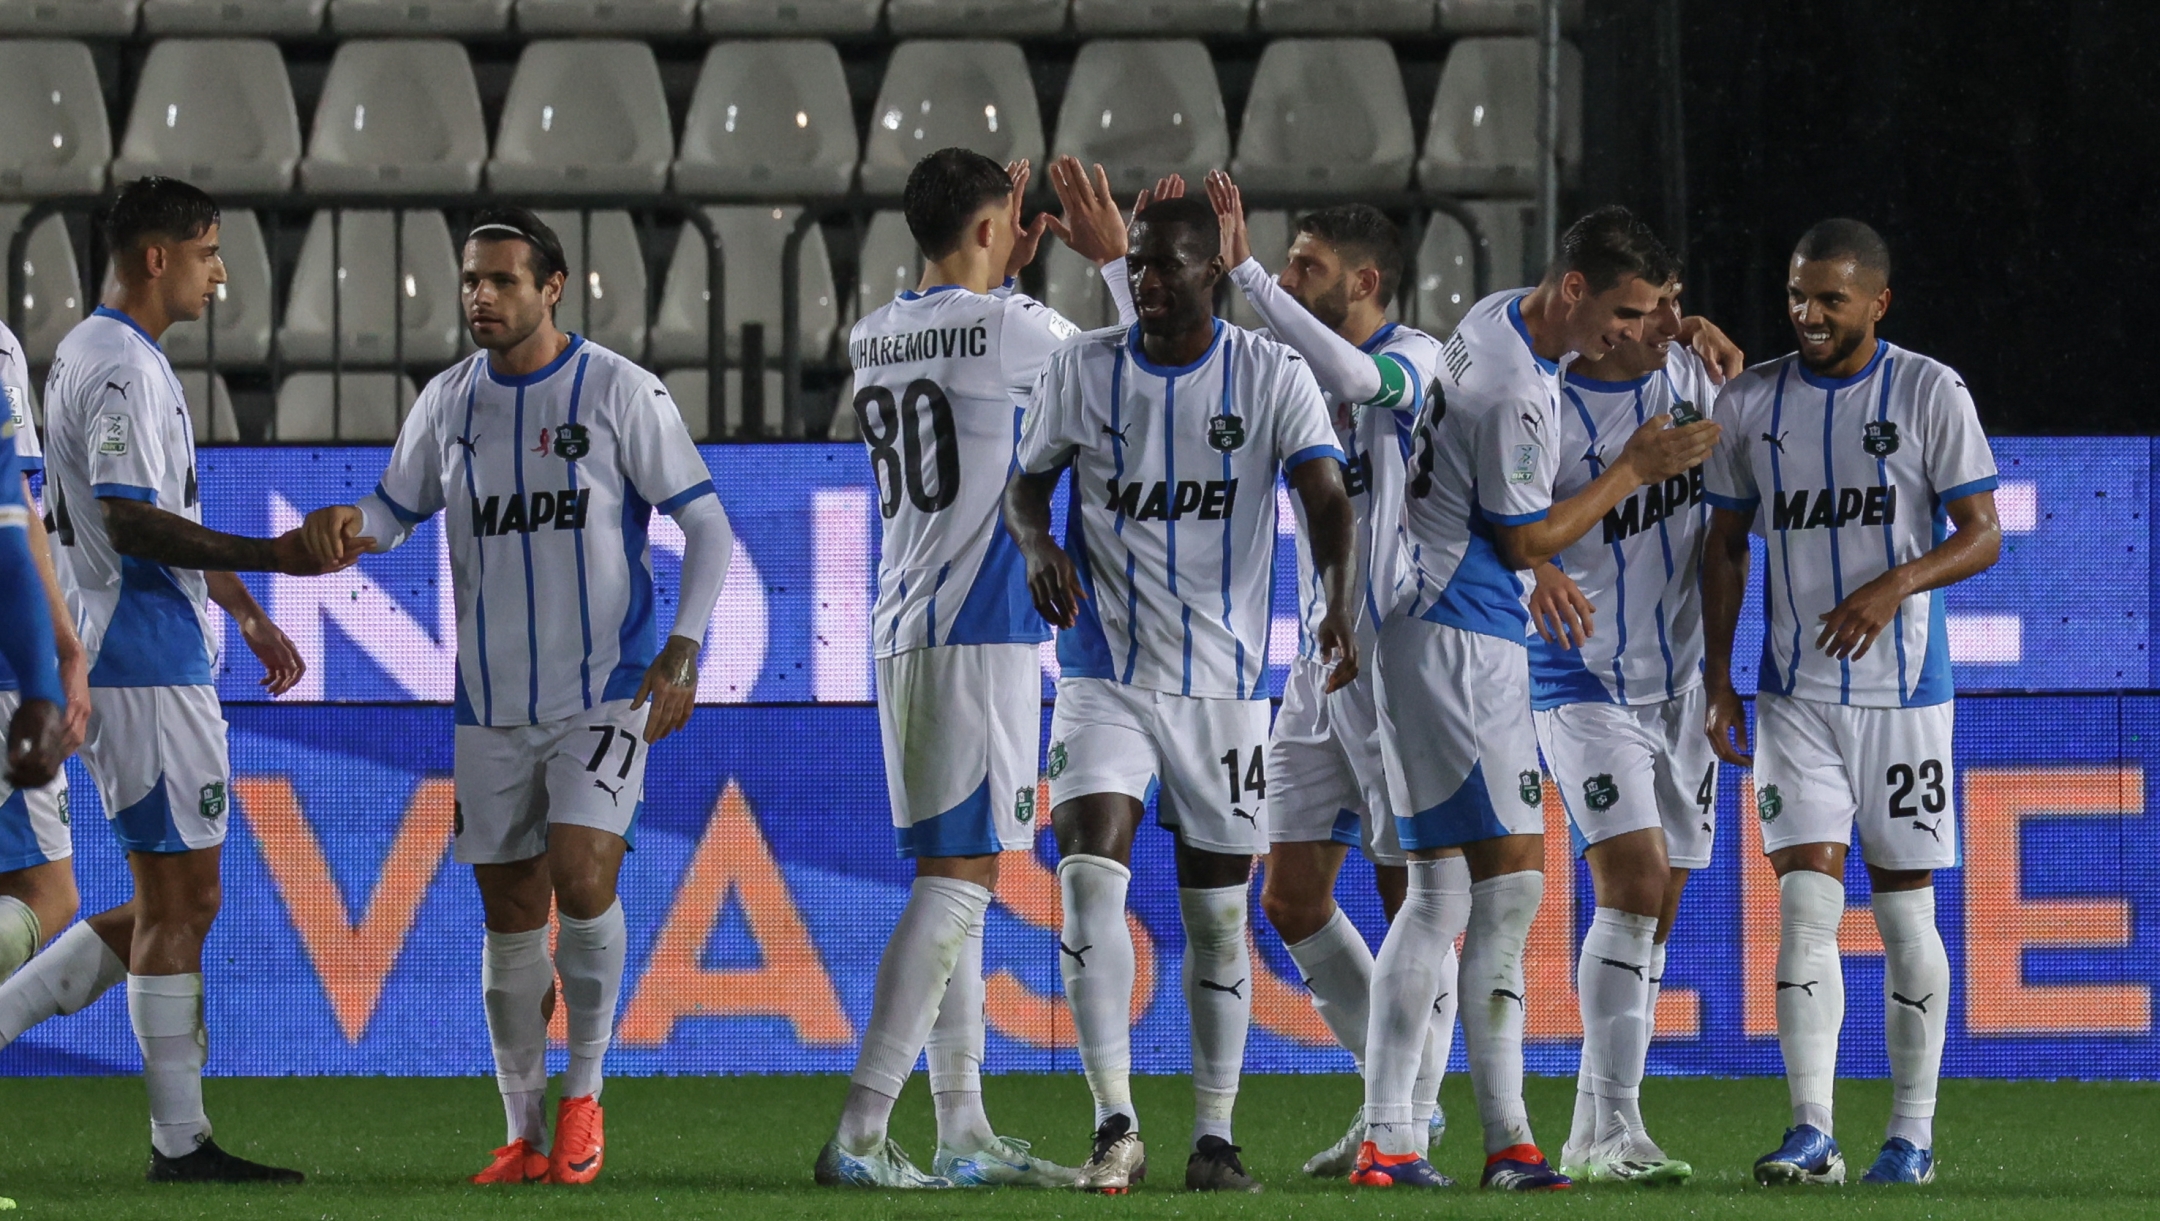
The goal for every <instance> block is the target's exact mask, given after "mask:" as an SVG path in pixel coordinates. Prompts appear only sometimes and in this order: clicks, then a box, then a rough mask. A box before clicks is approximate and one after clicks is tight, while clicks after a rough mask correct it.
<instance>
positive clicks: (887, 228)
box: [855, 212, 1079, 318]
mask: <svg viewBox="0 0 2160 1221" xmlns="http://www.w3.org/2000/svg"><path fill="white" fill-rule="evenodd" d="M1048 246H1049V247H1050V248H1051V249H1052V250H1058V249H1063V247H1062V246H1061V245H1060V243H1058V242H1057V241H1056V240H1055V239H1052V240H1051V241H1050V242H1049V243H1048ZM1068 253H1070V252H1069V251H1068ZM1073 257H1075V258H1078V257H1079V256H1078V255H1074V256H1073ZM855 266H856V268H857V274H856V277H855V316H856V317H857V318H861V317H863V316H864V315H866V314H868V313H869V312H870V311H872V310H875V309H881V308H883V307H884V306H885V305H886V303H887V302H890V301H891V300H892V299H893V298H894V297H896V296H898V295H900V294H901V293H903V292H906V291H908V290H909V289H911V288H913V287H915V286H916V285H917V284H919V283H921V282H922V269H923V257H922V251H921V250H919V249H917V248H916V245H915V235H914V234H912V233H910V232H908V227H907V217H906V216H905V215H903V214H901V213H899V212H880V213H878V214H877V215H875V216H873V217H871V218H870V225H869V228H867V229H866V230H864V232H863V241H862V250H861V251H860V252H858V253H857V255H856V258H855Z"/></svg>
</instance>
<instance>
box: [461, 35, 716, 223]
mask: <svg viewBox="0 0 2160 1221" xmlns="http://www.w3.org/2000/svg"><path fill="white" fill-rule="evenodd" d="M674 153H675V136H674V132H673V130H672V128H671V127H670V126H669V122H668V109H667V95H666V94H665V93H663V92H662V91H661V88H660V65H659V64H658V62H657V61H655V60H654V59H653V53H652V48H651V47H649V46H647V45H646V44H644V43H642V42H626V41H612V40H598V39H593V40H579V41H567V40H565V41H550V42H534V43H529V44H527V45H526V47H525V51H524V53H523V54H522V55H520V56H519V57H518V66H517V73H516V75H514V76H512V77H511V78H510V93H509V96H508V97H507V98H506V99H505V100H504V102H503V110H502V119H501V121H500V122H499V123H498V124H497V125H496V128H495V157H494V159H493V160H491V161H489V162H488V175H487V176H488V186H489V187H490V188H491V189H493V190H496V191H501V192H506V193H520V194H534V195H574V194H579V193H584V192H623V193H627V192H653V193H657V192H660V191H662V190H665V189H666V188H667V175H668V161H669V160H670V158H672V157H673V156H674Z"/></svg>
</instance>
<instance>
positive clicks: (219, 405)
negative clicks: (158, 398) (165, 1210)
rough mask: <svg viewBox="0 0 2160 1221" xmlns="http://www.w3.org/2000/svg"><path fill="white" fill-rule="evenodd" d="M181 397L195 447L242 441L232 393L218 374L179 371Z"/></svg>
mask: <svg viewBox="0 0 2160 1221" xmlns="http://www.w3.org/2000/svg"><path fill="white" fill-rule="evenodd" d="M176 373H177V376H178V377H179V378H180V394H181V396H182V397H184V398H186V399H187V408H188V419H189V420H190V421H191V422H192V423H193V424H194V425H195V443H196V444H197V445H232V444H235V443H237V442H238V441H240V440H241V437H240V420H239V417H237V416H235V415H234V414H233V405H232V391H231V390H230V389H229V388H228V387H227V386H226V385H225V377H224V375H223V374H219V375H218V376H217V377H216V378H215V379H214V380H213V379H212V377H211V374H210V371H209V370H208V369H180V370H177V371H176Z"/></svg>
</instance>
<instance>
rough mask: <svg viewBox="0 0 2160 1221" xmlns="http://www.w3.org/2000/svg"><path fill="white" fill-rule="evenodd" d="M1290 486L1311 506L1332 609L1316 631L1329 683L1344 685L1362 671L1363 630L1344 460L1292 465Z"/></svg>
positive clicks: (1309, 525) (1310, 521)
mask: <svg viewBox="0 0 2160 1221" xmlns="http://www.w3.org/2000/svg"><path fill="white" fill-rule="evenodd" d="M1289 477H1290V490H1291V491H1294V492H1296V493H1297V495H1298V500H1299V501H1300V502H1301V503H1302V504H1303V505H1304V506H1305V527H1306V530H1307V531H1308V533H1309V535H1310V537H1309V538H1308V539H1307V540H1306V542H1307V544H1308V545H1309V546H1310V547H1311V548H1312V558H1313V567H1314V568H1316V569H1318V570H1319V572H1320V584H1321V588H1322V589H1323V590H1324V591H1325V592H1326V595H1327V608H1328V609H1327V615H1326V616H1325V617H1324V618H1322V619H1321V620H1320V626H1319V629H1318V630H1317V631H1315V632H1314V633H1313V637H1314V640H1315V642H1316V643H1317V644H1318V645H1319V646H1320V658H1321V660H1322V661H1327V662H1332V663H1333V664H1334V667H1335V668H1334V669H1333V670H1332V671H1331V672H1330V673H1329V674H1328V681H1327V689H1328V690H1330V691H1340V690H1341V689H1343V688H1344V687H1347V686H1349V685H1350V683H1351V682H1352V681H1354V680H1355V679H1356V678H1357V676H1358V647H1357V635H1356V633H1355V631H1354V630H1353V629H1352V628H1351V616H1352V615H1353V614H1354V612H1355V608H1356V606H1357V604H1358V603H1357V575H1358V574H1357V567H1358V566H1357V541H1356V540H1357V520H1356V517H1355V515H1354V514H1353V512H1352V510H1351V508H1350V495H1349V493H1348V492H1345V491H1344V490H1343V481H1342V464H1341V463H1339V462H1328V461H1319V460H1313V461H1306V462H1300V463H1298V464H1297V465H1296V466H1294V467H1291V468H1290V472H1289Z"/></svg>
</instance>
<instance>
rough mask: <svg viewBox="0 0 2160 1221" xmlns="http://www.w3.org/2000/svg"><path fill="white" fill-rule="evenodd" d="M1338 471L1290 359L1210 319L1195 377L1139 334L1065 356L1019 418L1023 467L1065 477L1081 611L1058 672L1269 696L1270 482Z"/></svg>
mask: <svg viewBox="0 0 2160 1221" xmlns="http://www.w3.org/2000/svg"><path fill="white" fill-rule="evenodd" d="M1317 458H1330V459H1333V460H1335V461H1337V462H1340V461H1341V460H1342V451H1341V450H1340V449H1339V448H1337V446H1336V443H1335V432H1334V429H1333V428H1332V427H1331V426H1330V425H1329V422H1328V415H1327V408H1326V405H1325V404H1324V402H1323V401H1322V399H1321V397H1320V387H1319V385H1318V384H1317V383H1316V382H1314V380H1313V376H1312V371H1311V370H1310V369H1308V368H1307V367H1306V366H1305V362H1304V360H1303V359H1301V358H1300V357H1299V356H1298V355H1297V353H1295V352H1293V351H1291V350H1290V349H1289V348H1287V347H1284V346H1283V345H1282V344H1279V343H1276V342H1275V341H1273V340H1271V339H1265V338H1262V337H1261V336H1259V335H1255V334H1254V333H1252V332H1251V331H1248V330H1245V329H1244V328H1242V327H1236V326H1232V325H1230V324H1229V323H1226V322H1222V321H1220V320H1217V322H1216V323H1215V339H1214V342H1212V343H1211V344H1209V345H1208V349H1207V351H1206V352H1205V353H1204V354H1203V355H1201V357H1200V358H1199V359H1198V360H1195V361H1194V362H1192V363H1191V364H1189V365H1183V366H1180V367H1176V368H1168V367H1164V366H1161V365H1157V364H1155V363H1154V362H1153V361H1150V360H1149V359H1148V358H1147V353H1146V352H1145V350H1144V349H1143V348H1142V346H1141V339H1140V328H1139V327H1137V326H1135V327H1133V328H1132V329H1130V330H1125V329H1122V328H1118V327H1109V328H1105V329H1103V330H1099V331H1089V332H1088V333H1087V334H1086V335H1084V336H1082V337H1081V338H1080V339H1078V340H1077V341H1075V342H1074V343H1072V344H1070V345H1068V346H1066V347H1064V348H1062V349H1060V350H1059V351H1058V352H1057V354H1056V355H1054V356H1052V357H1051V358H1050V363H1049V365H1048V367H1047V368H1045V369H1044V370H1043V378H1042V382H1041V384H1039V385H1038V386H1037V387H1036V388H1035V393H1034V396H1033V397H1032V398H1031V399H1030V401H1029V403H1028V411H1027V417H1026V419H1025V421H1024V422H1023V425H1022V429H1021V437H1020V453H1019V461H1020V466H1021V468H1022V469H1024V470H1027V471H1030V472H1033V473H1037V474H1042V473H1047V472H1050V471H1054V470H1057V469H1059V468H1061V467H1063V466H1066V465H1067V464H1070V465H1071V467H1072V471H1073V485H1072V486H1073V491H1072V507H1071V509H1070V510H1069V511H1068V514H1067V518H1066V534H1065V549H1066V552H1067V553H1068V554H1069V555H1071V556H1072V560H1073V563H1074V565H1075V566H1077V567H1078V569H1079V571H1080V582H1081V585H1082V587H1083V588H1084V589H1085V590H1086V591H1087V595H1088V596H1087V599H1086V600H1084V601H1082V602H1081V603H1080V620H1079V622H1078V623H1077V624H1076V625H1075V626H1074V627H1072V628H1071V629H1070V630H1067V631H1063V632H1060V633H1059V634H1058V664H1059V667H1060V669H1061V671H1062V673H1064V674H1066V675H1069V676H1072V677H1078V678H1103V679H1109V680H1111V681H1113V682H1119V683H1125V684H1128V685H1131V686H1136V687H1144V688H1147V689H1149V690H1154V691H1162V692H1169V693H1174V694H1178V695H1193V696H1203V697H1207V698H1215V699H1265V698H1266V697H1267V693H1268V692H1267V681H1266V679H1267V665H1268V656H1267V645H1268V628H1269V624H1270V619H1271V608H1270V606H1269V599H1270V595H1271V594H1272V592H1273V587H1274V579H1275V572H1274V569H1275V528H1276V520H1275V506H1276V500H1275V479H1276V476H1277V474H1278V473H1279V472H1280V471H1282V470H1285V469H1288V468H1290V467H1294V466H1296V465H1297V464H1299V463H1301V462H1306V461H1310V460H1313V459H1317Z"/></svg>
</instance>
